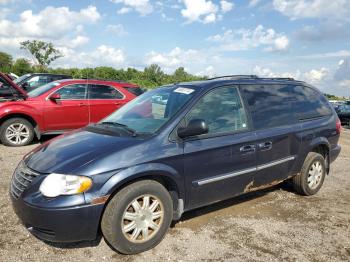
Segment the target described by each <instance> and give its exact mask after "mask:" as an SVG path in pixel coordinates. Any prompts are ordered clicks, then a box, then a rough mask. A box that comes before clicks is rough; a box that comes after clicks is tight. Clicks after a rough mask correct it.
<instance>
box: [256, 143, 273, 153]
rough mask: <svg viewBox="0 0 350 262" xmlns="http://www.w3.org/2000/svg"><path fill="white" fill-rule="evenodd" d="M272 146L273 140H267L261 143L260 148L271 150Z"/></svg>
mask: <svg viewBox="0 0 350 262" xmlns="http://www.w3.org/2000/svg"><path fill="white" fill-rule="evenodd" d="M271 148H272V142H271V141H267V142H263V143H260V144H259V149H260V150H262V151H265V150H270V149H271Z"/></svg>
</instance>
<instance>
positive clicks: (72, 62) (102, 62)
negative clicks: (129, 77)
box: [53, 45, 127, 67]
mask: <svg viewBox="0 0 350 262" xmlns="http://www.w3.org/2000/svg"><path fill="white" fill-rule="evenodd" d="M59 50H60V51H61V53H62V54H63V57H62V58H60V59H58V60H57V61H55V62H53V66H60V67H87V66H88V67H96V66H114V67H124V66H125V65H126V60H127V57H126V54H125V52H124V51H123V50H122V49H118V48H114V47H111V46H107V45H100V46H98V47H97V48H96V49H95V50H93V51H91V52H79V51H76V50H74V49H72V48H68V47H60V48H59Z"/></svg>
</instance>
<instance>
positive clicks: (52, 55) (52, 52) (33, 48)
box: [21, 40, 63, 67]
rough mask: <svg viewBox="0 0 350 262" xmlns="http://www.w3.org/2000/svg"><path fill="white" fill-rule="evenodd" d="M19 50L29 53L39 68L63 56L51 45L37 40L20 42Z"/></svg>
mask: <svg viewBox="0 0 350 262" xmlns="http://www.w3.org/2000/svg"><path fill="white" fill-rule="evenodd" d="M21 49H25V50H27V51H29V53H30V54H31V55H32V56H33V57H34V58H35V59H36V61H37V62H38V64H39V65H40V66H41V67H47V66H48V65H49V64H50V63H51V62H52V61H54V60H56V59H57V58H60V57H62V56H63V55H62V54H61V52H60V51H59V50H57V49H56V48H55V47H54V46H53V44H52V43H50V42H44V41H39V40H33V41H29V40H27V41H24V42H21Z"/></svg>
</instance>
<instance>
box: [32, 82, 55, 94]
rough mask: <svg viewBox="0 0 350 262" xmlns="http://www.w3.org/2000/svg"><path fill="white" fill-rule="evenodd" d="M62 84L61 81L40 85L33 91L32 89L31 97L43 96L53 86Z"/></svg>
mask: <svg viewBox="0 0 350 262" xmlns="http://www.w3.org/2000/svg"><path fill="white" fill-rule="evenodd" d="M58 85H60V83H57V82H51V83H48V84H46V85H43V86H40V87H38V88H36V89H34V90H32V91H30V92H29V93H28V96H29V97H37V96H41V95H42V94H44V93H46V92H47V91H49V90H50V89H51V88H53V87H55V86H58Z"/></svg>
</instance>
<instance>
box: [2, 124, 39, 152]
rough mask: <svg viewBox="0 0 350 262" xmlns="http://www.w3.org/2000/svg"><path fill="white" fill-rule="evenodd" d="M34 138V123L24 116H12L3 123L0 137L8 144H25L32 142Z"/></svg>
mask: <svg viewBox="0 0 350 262" xmlns="http://www.w3.org/2000/svg"><path fill="white" fill-rule="evenodd" d="M33 138H34V128H33V125H32V124H31V123H30V122H29V121H28V120H26V119H24V118H11V119H8V120H6V121H5V122H4V123H3V124H2V125H1V128H0V139H1V142H2V143H3V144H4V145H6V146H25V145H28V144H29V143H31V142H32V141H33Z"/></svg>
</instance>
